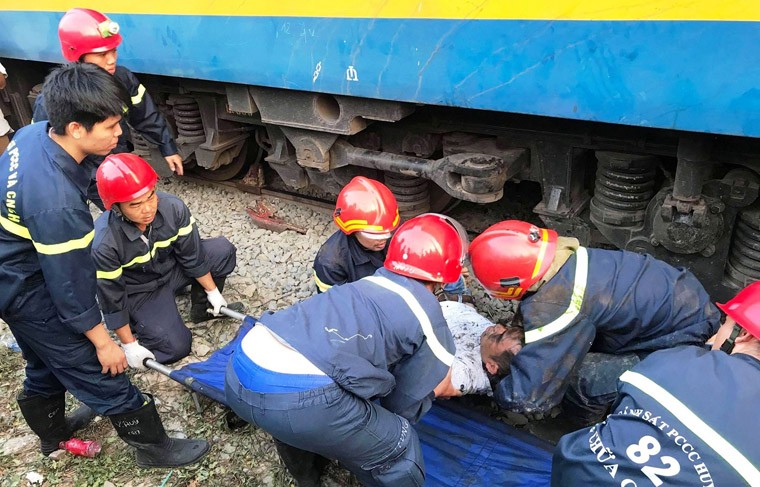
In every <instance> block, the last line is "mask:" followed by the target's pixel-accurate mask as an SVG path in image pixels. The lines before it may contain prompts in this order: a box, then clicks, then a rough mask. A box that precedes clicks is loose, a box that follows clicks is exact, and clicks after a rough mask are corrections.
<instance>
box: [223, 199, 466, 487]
mask: <svg viewBox="0 0 760 487" xmlns="http://www.w3.org/2000/svg"><path fill="white" fill-rule="evenodd" d="M457 226H458V223H456V222H454V221H453V220H449V219H447V218H445V217H443V216H441V215H435V214H425V215H420V216H418V217H416V218H413V219H411V220H409V221H407V222H406V223H404V224H403V225H401V227H400V228H399V229H398V231H397V232H396V234H395V235H394V236H393V238H392V239H391V241H390V244H389V248H388V256H387V258H386V260H385V264H384V267H383V268H380V269H378V270H377V271H376V272H375V273H374V274H373V275H372V276H369V277H366V278H364V279H360V280H358V281H354V282H352V283H349V284H344V285H341V286H336V287H334V288H332V289H331V290H330V291H329V292H327V293H323V294H317V295H315V296H312V297H311V298H309V299H307V300H305V301H303V302H301V303H298V304H295V305H293V306H291V307H289V308H287V309H284V310H282V311H278V312H275V313H273V314H264V315H263V316H261V318H260V321H259V322H258V323H256V325H255V326H254V327H253V328H252V329H251V331H250V332H248V334H247V335H246V336H245V337H244V338H243V340H242V342H241V345H240V347H239V348H238V349H237V350H236V351H235V353H234V355H233V358H232V359H231V360H230V363H229V365H228V367H227V377H226V383H225V394H226V398H227V402H228V404H229V405H230V406H231V407H232V409H233V410H234V411H235V412H236V413H237V414H238V415H239V416H240V417H242V418H243V419H245V420H246V421H248V422H250V423H252V424H255V425H256V426H258V427H260V428H262V429H264V430H265V431H267V432H268V433H270V434H271V435H272V436H274V437H275V439H276V440H278V441H277V447H278V452H279V453H280V456H281V457H282V459H283V461H284V462H285V465H286V466H287V467H288V469H289V470H290V472H291V474H293V475H294V477H295V478H296V480H297V482H298V485H299V486H300V487H305V486H312V485H314V486H316V485H319V476H320V465H319V461H318V459H319V456H320V455H321V456H323V457H328V458H333V459H337V460H338V461H339V462H340V463H341V464H342V465H343V466H345V467H346V468H348V469H349V470H350V471H351V472H353V473H354V474H355V475H356V476H357V477H358V478H359V480H360V481H361V482H362V484H364V485H388V486H394V487H395V486H401V487H403V486H407V485H413V486H418V485H422V483H423V481H424V476H425V474H424V465H423V463H422V454H421V451H420V445H419V441H418V437H417V434H416V433H415V431H414V428H413V427H412V424H413V423H415V422H417V420H419V419H420V418H421V417H422V416H423V415H424V414H425V413H426V412H427V411H428V409H430V407H431V405H432V401H433V399H434V398H435V396H436V388H437V387H438V386H439V385H440V384H442V383H443V381H444V379H445V378H447V376H448V374H450V367H451V364H452V362H453V360H454V356H453V354H454V344H453V342H452V338H451V333H450V332H449V329H448V327H447V326H446V321H445V320H444V318H443V315H442V313H441V307H440V305H439V304H438V301H437V300H436V298H435V296H434V295H433V291H434V290H435V289H436V288H437V287H439V286H440V285H441V284H442V283H446V282H453V281H456V280H457V278H458V277H459V274H460V272H461V266H462V260H463V257H464V252H466V245H467V244H466V236H465V234H464V231H463V230H458V229H457V228H456V227H457ZM460 228H461V227H460Z"/></svg>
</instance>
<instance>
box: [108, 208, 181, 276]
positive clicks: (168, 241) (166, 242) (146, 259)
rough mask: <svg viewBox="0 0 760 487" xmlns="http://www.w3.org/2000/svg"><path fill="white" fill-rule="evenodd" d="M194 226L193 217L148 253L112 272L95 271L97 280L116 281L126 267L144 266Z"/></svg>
mask: <svg viewBox="0 0 760 487" xmlns="http://www.w3.org/2000/svg"><path fill="white" fill-rule="evenodd" d="M194 224H195V217H192V216H191V217H190V223H188V224H187V225H186V226H184V227H182V228H180V229H179V230H177V234H176V235H174V236H173V237H171V238H168V239H166V240H159V241H157V242H156V243H154V244H153V248H152V249H150V251H148V252H146V253H144V254H143V255H138V256H137V257H135V258H134V259H132V260H130V261H129V262H127V263H126V264H124V265H123V266H121V267H120V268H118V269H114V270H112V271H105V270H98V271H97V277H98V279H111V280H113V279H118V278H119V277H120V276H121V273H122V271H123V270H124V269H126V268H127V267H132V266H133V265H137V264H145V263H147V262H150V259H152V258H153V257H155V255H156V252H157V251H158V249H162V248H164V247H168V246H169V245H171V244H172V243H174V241H175V240H177V239H178V238H179V237H184V236H185V235H188V234H189V233H190V232H192V231H193V225H194Z"/></svg>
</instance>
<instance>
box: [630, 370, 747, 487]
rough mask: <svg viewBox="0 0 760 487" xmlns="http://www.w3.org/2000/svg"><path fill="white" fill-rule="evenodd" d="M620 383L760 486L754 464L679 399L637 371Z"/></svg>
mask: <svg viewBox="0 0 760 487" xmlns="http://www.w3.org/2000/svg"><path fill="white" fill-rule="evenodd" d="M620 380H621V381H622V382H625V383H627V384H630V385H632V386H633V387H635V388H637V389H638V390H640V391H641V392H643V393H644V394H646V395H648V396H649V397H651V398H652V399H654V400H655V401H657V402H658V403H660V405H662V406H663V407H664V408H665V409H667V410H668V411H670V412H671V414H673V416H675V417H676V418H677V419H678V421H680V422H681V423H682V424H683V425H684V426H686V427H687V428H689V429H690V430H691V431H692V433H694V434H695V435H697V436H698V437H699V439H700V440H702V441H703V442H704V443H705V445H707V446H708V447H709V448H712V449H713V451H714V452H715V453H717V454H718V456H720V457H721V458H722V459H723V460H724V461H725V462H726V463H727V464H728V465H729V466H730V467H731V468H733V469H734V470H735V471H736V473H738V474H739V475H740V476H741V477H742V478H743V479H744V481H745V482H747V485H760V471H758V469H757V467H755V466H754V465H752V462H751V461H750V460H748V459H747V457H745V456H744V455H742V453H741V452H740V451H739V450H737V449H736V448H735V447H734V445H732V444H731V443H729V442H728V441H727V440H726V439H725V438H723V437H722V436H721V435H720V433H718V432H717V431H715V430H714V429H712V428H711V427H710V425H708V424H707V423H705V422H704V421H702V419H701V418H700V417H699V416H697V415H696V414H694V412H693V411H692V410H691V409H689V408H688V406H686V404H684V403H682V402H681V401H680V400H679V399H678V398H677V397H675V396H674V395H673V394H671V393H670V392H668V391H666V390H665V389H663V388H662V387H661V386H660V385H659V384H657V383H656V382H654V381H653V380H651V379H650V378H648V377H646V376H643V375H641V374H639V373H638V372H631V371H630V370H629V371H627V372H624V373H623V375H621V376H620Z"/></svg>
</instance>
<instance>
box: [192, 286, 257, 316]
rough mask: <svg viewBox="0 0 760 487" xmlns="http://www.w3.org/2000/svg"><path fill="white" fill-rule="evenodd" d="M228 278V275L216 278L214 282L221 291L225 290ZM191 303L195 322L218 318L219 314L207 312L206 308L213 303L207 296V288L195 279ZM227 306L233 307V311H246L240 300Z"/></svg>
mask: <svg viewBox="0 0 760 487" xmlns="http://www.w3.org/2000/svg"><path fill="white" fill-rule="evenodd" d="M226 280H227V278H226V277H215V278H214V284H216V287H217V289H219V292H220V293H221V292H222V291H224V282H225V281H226ZM190 303H191V304H190V321H192V322H193V323H200V322H202V321H208V320H213V319H214V318H218V316H214V315H212V314H211V313H208V312H206V310H207V309H209V308H210V307H211V304H210V303H209V302H208V298H207V297H206V290H205V289H203V286H201V285H200V284H199V283H198V281H193V283H192V285H191V287H190ZM227 308H228V309H231V310H232V311H237V312H238V313H243V312H244V311H245V307H244V306H243V303H239V302H236V303H230V304H228V305H227Z"/></svg>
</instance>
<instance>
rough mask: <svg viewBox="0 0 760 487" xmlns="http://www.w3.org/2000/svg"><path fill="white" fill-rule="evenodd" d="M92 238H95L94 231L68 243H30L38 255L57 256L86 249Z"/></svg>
mask: <svg viewBox="0 0 760 487" xmlns="http://www.w3.org/2000/svg"><path fill="white" fill-rule="evenodd" d="M94 237H95V230H92V231H90V232H89V233H88V234H87V235H85V236H84V237H82V238H75V239H73V240H69V241H68V242H62V243H57V244H43V243H39V242H35V241H32V243H33V244H34V248H35V249H37V252H39V253H40V254H45V255H58V254H65V253H66V252H71V251H72V250H81V249H86V248H87V246H88V245H90V243H91V242H92V239H93V238H94Z"/></svg>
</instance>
